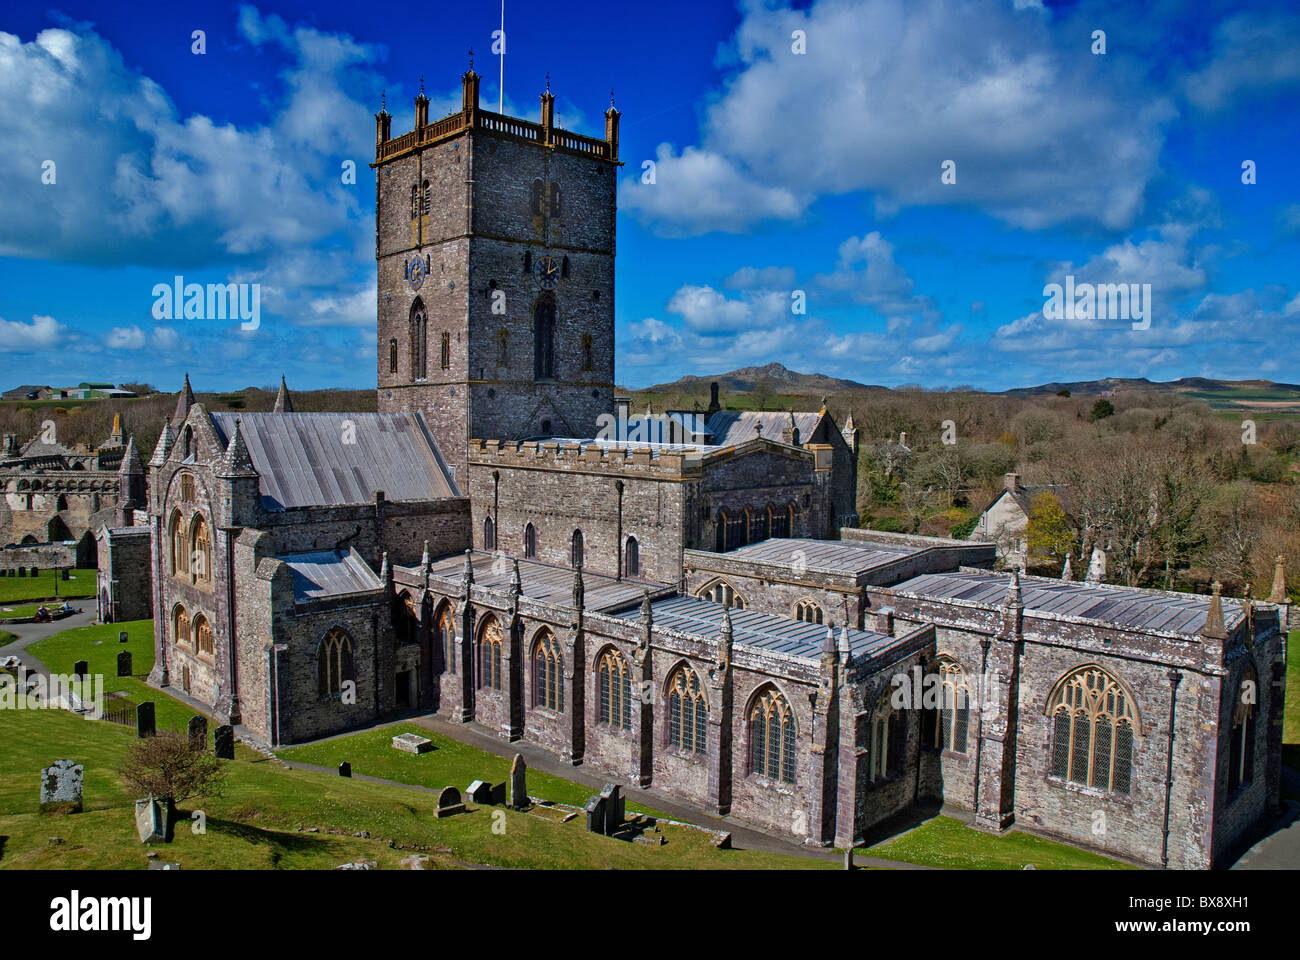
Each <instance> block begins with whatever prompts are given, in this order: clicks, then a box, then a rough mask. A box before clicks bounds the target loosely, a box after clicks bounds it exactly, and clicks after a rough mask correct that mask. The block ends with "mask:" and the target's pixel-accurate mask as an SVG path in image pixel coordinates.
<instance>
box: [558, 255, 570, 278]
mask: <svg viewBox="0 0 1300 960" xmlns="http://www.w3.org/2000/svg"><path fill="white" fill-rule="evenodd" d="M560 276H561V277H562V278H563V279H565V280H568V279H569V258H568V257H565V258H564V259H563V260H561V261H560Z"/></svg>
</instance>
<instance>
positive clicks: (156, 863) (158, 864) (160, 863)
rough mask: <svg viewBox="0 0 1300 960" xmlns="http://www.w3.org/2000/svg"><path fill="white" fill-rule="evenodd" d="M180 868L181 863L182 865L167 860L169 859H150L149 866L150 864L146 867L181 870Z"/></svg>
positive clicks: (149, 868) (150, 868)
mask: <svg viewBox="0 0 1300 960" xmlns="http://www.w3.org/2000/svg"><path fill="white" fill-rule="evenodd" d="M180 868H181V865H180V864H179V863H172V862H169V861H167V860H150V861H149V866H148V867H147V868H146V869H148V870H179V869H180Z"/></svg>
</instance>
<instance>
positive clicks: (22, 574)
mask: <svg viewBox="0 0 1300 960" xmlns="http://www.w3.org/2000/svg"><path fill="white" fill-rule="evenodd" d="M18 576H20V577H25V576H27V568H26V567H19V568H18Z"/></svg>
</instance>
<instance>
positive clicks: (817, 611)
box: [794, 600, 823, 623]
mask: <svg viewBox="0 0 1300 960" xmlns="http://www.w3.org/2000/svg"><path fill="white" fill-rule="evenodd" d="M822 616H823V614H822V608H821V607H820V606H818V605H817V604H816V603H815V602H814V601H812V600H800V601H799V602H798V603H796V604H795V605H794V618H795V619H796V620H802V621H804V622H805V623H821V622H822Z"/></svg>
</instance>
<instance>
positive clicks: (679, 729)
mask: <svg viewBox="0 0 1300 960" xmlns="http://www.w3.org/2000/svg"><path fill="white" fill-rule="evenodd" d="M708 722H709V705H708V703H707V702H706V701H705V699H704V691H703V689H701V687H700V678H699V677H698V676H697V675H696V673H695V671H694V670H692V669H691V668H690V667H688V666H686V665H685V664H683V665H682V666H680V667H678V668H677V670H676V671H674V673H673V675H672V676H671V677H670V678H669V680H668V742H669V744H671V745H672V746H674V747H680V748H681V749H683V750H685V751H686V752H687V753H704V752H705V751H706V750H707V749H708Z"/></svg>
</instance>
